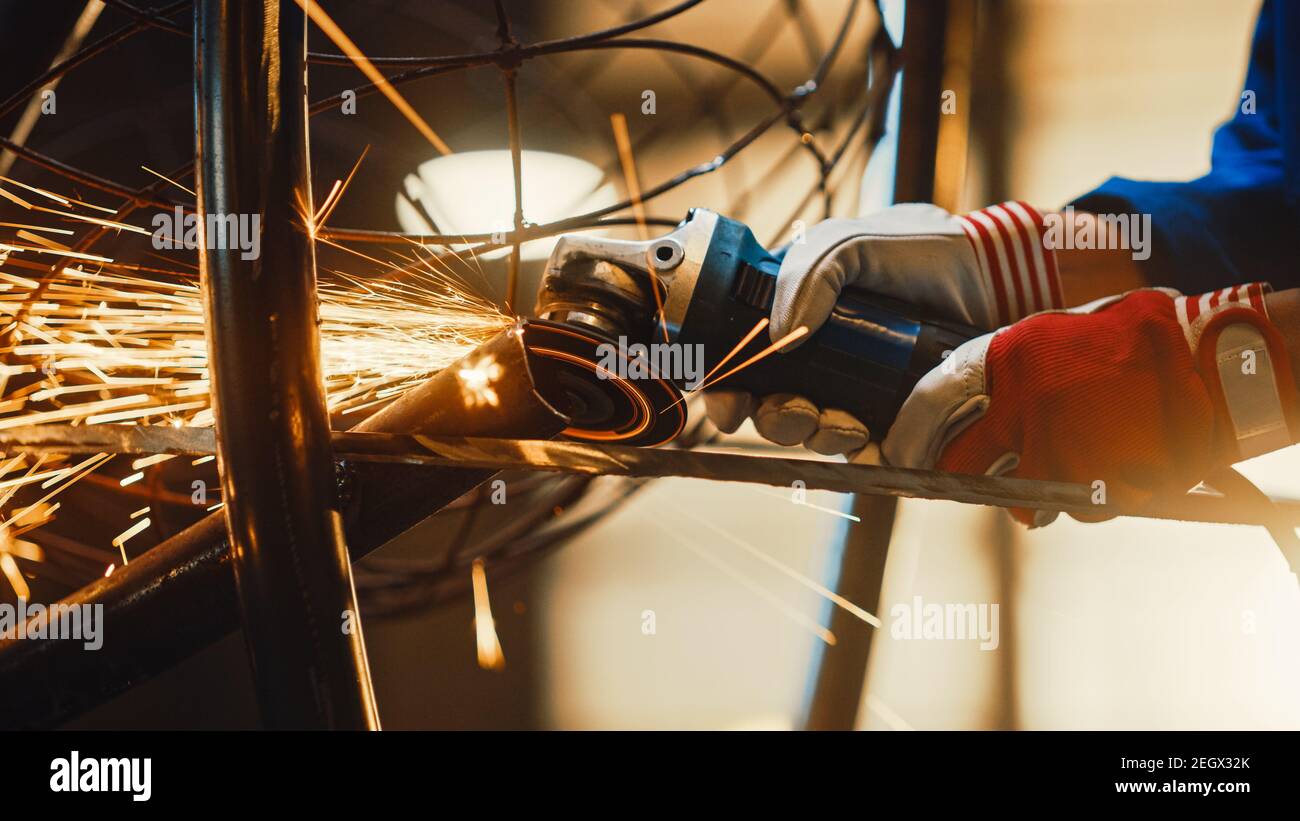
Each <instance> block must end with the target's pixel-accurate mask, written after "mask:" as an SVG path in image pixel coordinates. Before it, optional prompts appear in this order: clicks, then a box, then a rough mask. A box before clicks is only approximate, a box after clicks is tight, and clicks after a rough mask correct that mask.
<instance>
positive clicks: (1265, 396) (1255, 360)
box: [1180, 301, 1300, 459]
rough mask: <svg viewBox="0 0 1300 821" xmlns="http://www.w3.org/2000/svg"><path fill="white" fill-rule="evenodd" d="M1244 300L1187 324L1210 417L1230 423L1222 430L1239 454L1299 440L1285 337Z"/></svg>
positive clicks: (1299, 410)
mask: <svg viewBox="0 0 1300 821" xmlns="http://www.w3.org/2000/svg"><path fill="white" fill-rule="evenodd" d="M1249 304H1250V303H1249V302H1245V303H1242V302H1238V303H1224V304H1221V305H1219V306H1218V307H1217V308H1214V309H1212V310H1211V311H1210V313H1208V314H1202V315H1200V317H1198V319H1197V320H1196V321H1194V322H1193V323H1192V325H1191V328H1192V332H1193V340H1194V344H1193V348H1192V350H1193V352H1194V354H1195V357H1196V363H1197V370H1199V371H1200V373H1201V377H1202V378H1203V379H1204V380H1205V382H1206V385H1207V386H1208V387H1209V389H1210V399H1211V401H1212V402H1214V405H1215V416H1216V417H1217V418H1218V419H1220V420H1226V421H1227V423H1228V424H1229V425H1230V426H1231V429H1230V430H1227V429H1225V430H1224V431H1223V434H1222V435H1223V437H1224V439H1231V440H1232V444H1233V445H1234V446H1235V449H1236V452H1237V454H1238V458H1241V459H1249V458H1250V457H1252V456H1258V455H1260V454H1261V453H1268V452H1269V451H1273V450H1277V449H1278V448H1283V447H1286V446H1287V445H1290V444H1291V443H1292V442H1295V441H1297V439H1300V399H1298V398H1297V392H1296V384H1295V377H1294V375H1293V374H1292V371H1291V361H1290V357H1289V355H1288V354H1287V350H1286V342H1285V340H1283V339H1282V335H1281V334H1280V333H1278V330H1277V328H1275V327H1273V325H1272V323H1270V322H1269V321H1268V318H1267V317H1266V316H1265V314H1264V313H1263V312H1262V311H1260V310H1256V309H1255V308H1254V307H1246V306H1247V305H1249ZM1261 304H1262V301H1261ZM1180 316H1181V314H1180ZM1225 444H1226V443H1225Z"/></svg>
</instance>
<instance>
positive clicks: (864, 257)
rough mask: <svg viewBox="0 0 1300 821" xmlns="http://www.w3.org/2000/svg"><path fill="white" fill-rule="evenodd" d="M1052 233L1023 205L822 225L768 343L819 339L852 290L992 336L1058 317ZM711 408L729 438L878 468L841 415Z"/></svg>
mask: <svg viewBox="0 0 1300 821" xmlns="http://www.w3.org/2000/svg"><path fill="white" fill-rule="evenodd" d="M1044 230H1045V229H1044V225H1043V217H1042V215H1041V214H1040V213H1039V212H1038V211H1037V210H1036V209H1034V208H1033V207H1032V206H1029V205H1028V204H1026V203H1022V202H1007V203H1003V204H1001V205H993V206H990V207H988V208H984V209H982V210H979V211H974V212H972V213H970V214H965V215H961V216H954V215H953V214H949V213H948V212H947V211H945V210H943V209H942V208H939V207H938V206H935V205H929V204H925V203H906V204H902V205H895V206H892V207H890V208H886V209H884V210H883V211H879V212H877V213H875V214H871V215H870V216H867V217H862V218H860V219H829V220H825V221H824V222H821V223H818V224H817V225H815V226H813V228H812V229H811V230H809V231H808V234H807V236H806V237H805V238H804V241H803V242H799V243H795V244H793V245H791V246H790V249H789V251H788V252H787V253H786V255H785V259H784V260H783V261H782V263H781V270H780V273H779V274H778V276H777V280H776V297H775V301H774V304H773V306H772V317H771V324H770V325H769V326H768V329H769V333H770V335H771V338H772V340H773V341H775V340H778V339H780V338H782V337H783V336H785V335H786V334H788V333H790V332H791V331H793V330H794V329H796V328H798V327H800V326H807V328H808V330H809V331H810V332H814V331H816V330H817V329H818V328H819V327H821V325H822V323H823V322H825V321H826V319H827V317H829V316H830V313H831V310H832V308H833V307H834V305H835V302H836V300H837V299H839V295H840V292H841V291H842V290H843V289H844V288H846V287H854V288H858V289H861V290H863V291H867V292H869V293H873V294H878V295H880V296H885V297H890V298H892V299H897V300H900V301H903V302H908V303H910V304H912V305H915V306H917V307H918V308H920V309H921V311H922V312H924V313H927V314H930V315H933V316H935V317H937V318H942V319H948V320H952V321H957V322H961V323H964V324H967V325H973V326H975V327H977V328H983V329H986V330H992V329H994V328H999V327H1002V326H1004V325H1009V324H1011V323H1012V322H1015V321H1016V320H1018V319H1021V318H1022V317H1025V316H1028V315H1029V314H1032V313H1037V312H1038V311H1042V310H1048V309H1051V308H1059V307H1061V306H1062V304H1063V301H1062V298H1061V289H1060V284H1059V280H1058V278H1057V273H1056V264H1055V260H1054V259H1053V255H1052V252H1051V251H1050V250H1047V249H1045V248H1044V247H1043V242H1042V236H1043V233H1044ZM798 344H799V343H798V342H795V343H794V344H792V345H790V346H789V347H788V348H787V349H786V350H790V349H793V348H795V347H797V346H798ZM773 389H774V390H776V391H779V390H780V386H779V385H774V386H773ZM704 399H705V407H706V410H707V411H708V415H709V418H710V419H711V420H712V421H713V423H714V424H715V425H716V426H717V427H718V429H719V430H721V431H722V432H724V433H732V432H734V431H735V430H736V429H737V428H739V427H740V425H741V424H742V423H744V421H745V420H746V419H748V418H751V417H752V418H753V420H754V427H755V429H757V430H758V432H759V434H760V435H762V436H763V437H764V438H766V439H769V440H771V441H773V442H776V443H778V444H782V445H798V444H801V443H802V444H803V445H805V446H806V447H808V448H809V449H810V450H813V451H816V452H817V453H823V454H836V453H848V454H850V455H851V457H852V458H853V459H854V460H855V461H863V460H868V461H869V460H874V459H875V458H876V455H877V454H876V448H875V447H874V446H873V447H870V448H864V446H865V445H866V444H867V442H868V440H869V438H870V433H869V431H867V429H866V427H865V426H864V425H863V424H862V423H861V422H860V421H858V420H857V419H855V418H854V417H853V416H851V415H850V414H848V413H846V412H844V411H842V410H837V409H835V408H824V409H823V408H818V407H817V406H816V405H814V404H813V403H812V402H810V401H809V400H807V399H806V398H803V397H800V396H796V395H793V394H788V393H779V392H777V393H773V394H772V395H769V396H767V397H764V398H757V397H755V396H753V395H751V394H749V393H748V392H744V391H729V390H725V389H720V390H719V389H714V390H710V391H706V392H705V394H704ZM881 433H883V431H882V432H881Z"/></svg>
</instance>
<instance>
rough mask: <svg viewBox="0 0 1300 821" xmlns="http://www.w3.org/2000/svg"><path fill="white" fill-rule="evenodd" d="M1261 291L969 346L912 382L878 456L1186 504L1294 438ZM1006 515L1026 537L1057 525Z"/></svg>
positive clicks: (1090, 319) (1065, 321)
mask: <svg viewBox="0 0 1300 821" xmlns="http://www.w3.org/2000/svg"><path fill="white" fill-rule="evenodd" d="M1265 288H1266V286H1262V285H1260V284H1252V285H1242V286H1238V287H1236V288H1230V289H1225V290H1224V291H1219V292H1215V293H1213V294H1205V295H1203V296H1200V297H1190V298H1189V297H1182V296H1179V295H1177V294H1176V293H1174V292H1171V291H1165V290H1157V289H1143V290H1139V291H1133V292H1130V293H1128V294H1126V295H1123V296H1119V297H1110V298H1108V299H1105V300H1099V301H1098V302H1095V303H1092V304H1091V305H1087V306H1083V307H1081V308H1078V309H1074V310H1071V311H1052V312H1047V313H1042V314H1038V315H1036V316H1032V317H1030V318H1028V319H1024V320H1022V321H1020V322H1017V323H1015V324H1013V325H1011V326H1010V327H1007V328H1003V329H1001V330H999V331H997V332H995V333H992V334H987V335H985V336H981V337H978V338H976V339H972V340H970V341H969V342H967V343H965V344H964V345H962V346H961V347H959V348H958V349H957V350H956V351H954V352H953V354H952V355H951V356H950V357H948V359H946V360H945V361H944V363H943V364H942V365H941V366H940V367H938V368H935V369H934V370H933V371H931V372H930V373H929V374H927V375H926V376H924V377H922V379H921V381H920V382H919V383H918V384H917V386H916V388H915V390H913V392H912V394H911V396H909V397H908V399H907V401H906V402H904V404H903V407H902V410H901V411H900V412H899V415H898V418H897V419H896V420H895V422H894V424H893V427H892V428H891V429H890V431H889V435H888V436H887V437H886V438H885V440H884V443H883V445H882V450H883V453H884V456H885V458H886V459H887V460H888V462H889V463H890V464H892V465H897V466H901V467H912V468H938V469H939V470H948V471H955V472H958V473H971V474H989V475H1007V476H1017V477H1023V478H1029V479H1051V480H1058V481H1068V482H1079V483H1083V484H1087V485H1091V486H1092V487H1093V490H1094V501H1108V502H1122V503H1126V504H1131V505H1140V504H1142V503H1143V502H1145V501H1146V500H1148V499H1149V498H1150V497H1152V496H1153V495H1155V494H1158V493H1170V492H1183V491H1186V490H1188V489H1189V488H1191V487H1193V486H1195V485H1196V483H1197V482H1199V481H1200V480H1202V479H1204V478H1205V477H1206V476H1207V475H1209V474H1210V473H1211V472H1212V471H1213V470H1214V469H1215V468H1217V467H1220V466H1224V465H1228V464H1230V463H1232V462H1235V461H1237V460H1239V459H1242V458H1247V457H1249V456H1253V455H1256V454H1259V453H1264V452H1267V451H1269V450H1273V449H1276V448H1279V447H1283V446H1285V445H1287V444H1290V443H1291V442H1293V441H1295V440H1296V439H1297V438H1298V437H1300V401H1297V398H1296V397H1297V395H1296V388H1295V380H1294V377H1293V376H1292V371H1291V368H1290V363H1289V360H1288V357H1287V354H1286V348H1285V345H1284V343H1283V341H1282V338H1281V336H1280V335H1279V334H1278V332H1277V329H1276V328H1274V327H1273V325H1272V324H1271V323H1270V322H1269V321H1268V318H1267V315H1266V313H1265V309H1264V298H1263V294H1264V291H1265ZM1098 482H1101V483H1103V484H1096V483H1098ZM1098 491H1100V494H1101V495H1100V496H1099V495H1098ZM1013 513H1015V514H1016V517H1017V518H1018V519H1020V520H1021V521H1023V522H1025V523H1026V524H1038V525H1041V524H1046V523H1047V522H1050V521H1051V520H1052V519H1054V518H1055V517H1056V514H1054V513H1044V512H1042V511H1039V512H1037V514H1035V512H1033V511H1026V510H1017V511H1013ZM1076 517H1077V518H1090V517H1086V516H1076ZM1098 518H1099V517H1098Z"/></svg>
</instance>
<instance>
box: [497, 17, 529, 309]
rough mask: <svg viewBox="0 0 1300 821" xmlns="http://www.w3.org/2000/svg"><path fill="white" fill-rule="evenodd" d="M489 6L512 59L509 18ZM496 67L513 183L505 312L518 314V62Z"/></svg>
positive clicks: (515, 46) (520, 204)
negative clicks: (502, 85) (501, 87)
mask: <svg viewBox="0 0 1300 821" xmlns="http://www.w3.org/2000/svg"><path fill="white" fill-rule="evenodd" d="M492 5H493V7H494V8H495V10H496V15H497V39H498V40H499V41H500V42H501V51H502V52H504V53H505V54H506V55H509V56H514V55H513V53H514V52H515V51H516V50H517V49H518V48H519V41H518V40H516V39H515V35H514V33H513V32H512V31H511V27H510V15H508V14H507V13H506V7H505V4H504V3H503V2H502V0H494V2H493V4H492ZM498 65H499V66H500V68H501V79H502V81H503V82H504V83H505V88H506V129H507V130H508V132H509V135H510V165H511V169H512V170H513V172H514V183H515V216H514V242H513V243H511V246H510V268H509V270H508V273H507V274H506V309H507V310H509V311H510V312H511V313H518V312H519V311H518V309H517V308H516V307H515V296H516V291H518V290H519V264H520V259H521V256H522V251H521V246H520V240H519V237H520V235H521V234H522V232H523V230H524V178H523V140H522V138H521V137H520V135H519V99H518V97H517V95H516V89H515V85H516V81H517V80H518V77H519V61H518V59H517V58H516V59H506V60H503V61H502V62H500V63H498Z"/></svg>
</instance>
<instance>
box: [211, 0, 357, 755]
mask: <svg viewBox="0 0 1300 821" xmlns="http://www.w3.org/2000/svg"><path fill="white" fill-rule="evenodd" d="M195 10H196V13H195V18H194V35H195V38H194V41H195V54H194V94H195V121H196V122H195V127H196V128H195V130H196V135H195V153H196V164H197V175H196V177H197V184H198V189H197V190H198V216H199V219H200V220H202V221H203V223H202V224H203V229H204V230H202V231H200V236H202V237H204V240H205V241H204V242H203V243H202V244H203V245H204V246H205V247H203V248H201V249H200V251H199V272H200V280H201V287H202V290H203V295H204V310H205V315H206V317H205V318H206V326H207V340H208V361H209V363H210V365H209V367H210V372H211V383H212V401H213V406H214V410H215V415H216V423H217V437H218V438H217V443H218V454H219V460H218V461H219V466H220V474H221V485H222V491H223V493H224V497H223V498H224V499H225V500H226V504H225V506H224V508H223V511H224V513H225V518H226V524H227V527H228V529H229V533H230V541H231V545H232V557H233V562H232V566H233V568H234V571H235V582H236V590H237V591H238V598H239V605H240V612H241V615H242V619H243V624H244V637H245V640H246V641H247V644H248V651H249V655H250V657H251V659H252V664H253V678H254V682H255V684H256V689H257V695H258V703H259V706H260V708H261V713H262V720H263V722H264V723H265V724H266V725H268V726H270V727H279V728H304V729H312V728H315V729H329V728H340V729H378V727H379V715H378V711H377V708H376V706H375V700H374V689H373V686H372V684H371V681H370V668H369V664H368V662H367V660H366V648H365V641H364V639H363V638H362V631H361V626H360V621H359V619H357V618H353V619H352V629H350V630H344V629H341V627H340V625H341V624H342V623H343V619H342V618H341V614H344V613H351V614H354V616H355V614H356V613H357V606H356V594H355V592H354V591H353V587H352V571H351V564H350V562H349V561H348V553H347V545H346V543H345V541H344V536H343V524H342V519H341V512H340V510H339V508H338V498H337V492H336V490H335V486H334V470H333V464H332V461H331V458H330V449H329V417H328V414H327V413H326V410H325V392H324V387H323V382H322V377H321V369H320V350H319V348H320V338H319V334H318V332H317V323H318V321H319V318H318V315H317V311H316V259H315V246H314V243H313V241H312V238H311V236H310V234H309V230H308V226H307V225H305V224H304V222H305V221H306V220H307V219H308V217H306V216H305V214H304V212H305V211H307V210H309V209H311V208H312V207H313V199H312V194H311V176H310V173H309V171H308V164H309V163H308V136H307V109H306V92H307V88H306V57H307V19H306V16H305V15H304V14H303V12H302V10H301V9H300V8H299V7H298V6H297V4H295V3H293V2H292V0H266V2H264V3H249V2H246V1H245V0H198V2H197V3H196V6H195ZM254 219H260V225H258V224H256V223H254V222H253V220H254ZM236 225H238V232H237V233H238V239H239V240H240V241H239V242H232V241H230V240H231V237H230V233H231V231H232V229H234V226H236ZM217 226H222V228H221V229H218V228H217ZM219 231H220V232H221V233H224V234H225V236H224V239H225V240H226V241H225V242H221V241H220V239H219V238H218V237H217V236H216V234H217V233H218V232H219ZM255 245H257V246H260V248H256V249H255V248H254V246H255ZM259 251H260V253H259Z"/></svg>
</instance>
